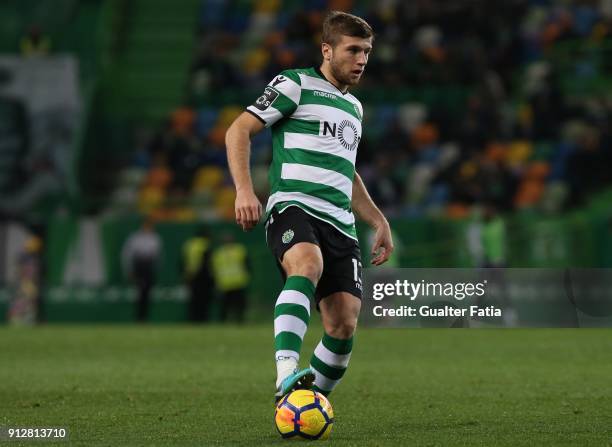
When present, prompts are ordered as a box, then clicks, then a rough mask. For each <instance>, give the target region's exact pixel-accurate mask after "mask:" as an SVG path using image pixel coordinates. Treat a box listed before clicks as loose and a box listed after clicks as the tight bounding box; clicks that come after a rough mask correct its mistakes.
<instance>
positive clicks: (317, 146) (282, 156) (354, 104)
mask: <svg viewBox="0 0 612 447" xmlns="http://www.w3.org/2000/svg"><path fill="white" fill-rule="evenodd" d="M247 111H248V112H250V113H251V114H253V115H255V116H256V117H257V118H259V119H260V120H261V121H262V122H263V123H264V124H265V125H266V127H271V129H272V151H273V154H272V165H271V166H270V172H269V179H270V186H271V191H270V198H269V199H268V204H267V206H266V213H267V214H268V215H269V213H270V212H271V211H272V209H274V208H276V209H277V210H278V211H279V212H282V211H284V210H285V209H286V208H288V207H290V206H298V207H300V208H302V209H303V210H304V211H305V212H307V213H308V214H310V215H312V216H314V217H316V218H318V219H321V220H324V221H326V222H328V223H330V224H331V225H333V226H334V227H336V228H337V229H338V230H339V231H341V232H342V233H344V234H345V235H347V236H349V237H351V238H353V239H357V233H356V231H355V217H354V215H353V211H352V208H351V198H352V193H353V178H354V177H355V159H356V156H357V146H358V145H359V141H360V140H361V120H362V116H363V108H362V106H361V103H360V102H359V101H358V100H357V98H355V97H354V96H353V95H351V94H350V93H346V94H343V93H342V92H341V91H340V90H338V89H337V88H336V87H335V86H334V85H333V84H331V83H330V82H329V81H327V80H326V79H325V77H324V76H323V74H322V73H321V72H320V70H319V69H317V68H305V69H295V70H285V71H283V72H282V73H281V74H279V75H278V76H276V77H275V78H274V79H273V80H272V81H271V82H270V83H269V84H268V86H267V87H266V88H265V91H264V93H263V94H262V95H261V96H260V97H259V98H258V99H257V100H256V101H255V103H254V104H253V105H251V106H249V107H247Z"/></svg>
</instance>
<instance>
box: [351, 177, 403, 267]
mask: <svg viewBox="0 0 612 447" xmlns="http://www.w3.org/2000/svg"><path fill="white" fill-rule="evenodd" d="M351 206H352V208H353V211H355V213H356V214H357V216H359V217H360V218H361V219H362V220H364V221H365V222H366V223H367V224H368V225H369V226H370V227H372V228H373V229H374V231H375V233H374V244H373V245H372V256H373V258H372V264H374V265H381V264H384V263H385V262H387V260H388V259H389V256H391V253H393V237H392V236H391V227H390V226H389V222H388V221H387V219H386V218H385V216H384V215H383V213H382V212H381V211H380V209H378V207H377V206H376V204H375V203H374V201H373V200H372V198H371V197H370V194H368V190H367V189H366V187H365V185H364V183H363V180H361V177H360V176H359V174H358V173H357V172H355V178H354V179H353V199H352V201H351Z"/></svg>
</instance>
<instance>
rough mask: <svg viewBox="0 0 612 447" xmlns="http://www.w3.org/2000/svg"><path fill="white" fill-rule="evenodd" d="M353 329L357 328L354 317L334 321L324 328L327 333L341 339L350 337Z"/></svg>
mask: <svg viewBox="0 0 612 447" xmlns="http://www.w3.org/2000/svg"><path fill="white" fill-rule="evenodd" d="M355 329H357V320H354V319H347V320H339V321H334V322H332V323H331V324H329V325H328V327H327V328H326V330H327V333H328V334H329V335H331V336H332V337H334V338H339V339H341V340H346V339H347V338H351V337H352V336H353V334H354V333H355Z"/></svg>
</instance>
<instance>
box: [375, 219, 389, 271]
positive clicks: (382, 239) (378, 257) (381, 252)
mask: <svg viewBox="0 0 612 447" xmlns="http://www.w3.org/2000/svg"><path fill="white" fill-rule="evenodd" d="M375 230H376V233H375V234H374V244H373V245H372V256H373V257H372V261H371V263H372V264H374V265H381V264H384V263H385V262H387V260H388V259H389V256H391V253H393V249H394V247H393V237H392V236H391V227H390V226H389V223H388V222H387V221H386V220H385V221H384V222H381V223H380V225H377V226H376V227H375Z"/></svg>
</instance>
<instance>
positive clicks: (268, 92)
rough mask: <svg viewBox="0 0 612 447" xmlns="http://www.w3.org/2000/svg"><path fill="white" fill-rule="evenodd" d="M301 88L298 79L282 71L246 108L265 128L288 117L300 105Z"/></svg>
mask: <svg viewBox="0 0 612 447" xmlns="http://www.w3.org/2000/svg"><path fill="white" fill-rule="evenodd" d="M301 92H302V86H301V83H300V77H299V75H298V74H297V73H295V72H294V71H291V70H287V71H283V72H282V73H281V74H279V75H278V76H276V77H275V78H274V79H272V81H270V83H269V84H268V85H267V86H266V88H265V89H264V91H263V93H262V95H261V96H260V97H259V98H257V99H256V100H255V102H254V103H253V104H251V105H250V106H248V107H247V112H249V113H251V114H252V115H255V117H257V118H258V119H259V120H260V121H262V122H263V123H264V124H265V126H266V127H270V126H271V125H272V124H274V123H276V122H277V121H278V120H280V119H282V118H285V117H288V116H290V115H291V114H292V113H293V112H295V109H297V106H298V104H299V103H300V96H301Z"/></svg>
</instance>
